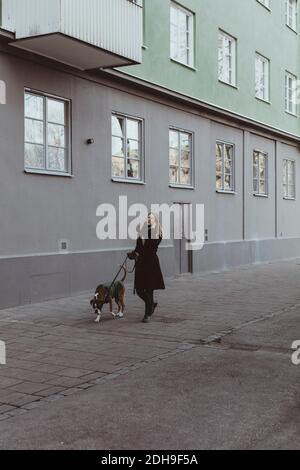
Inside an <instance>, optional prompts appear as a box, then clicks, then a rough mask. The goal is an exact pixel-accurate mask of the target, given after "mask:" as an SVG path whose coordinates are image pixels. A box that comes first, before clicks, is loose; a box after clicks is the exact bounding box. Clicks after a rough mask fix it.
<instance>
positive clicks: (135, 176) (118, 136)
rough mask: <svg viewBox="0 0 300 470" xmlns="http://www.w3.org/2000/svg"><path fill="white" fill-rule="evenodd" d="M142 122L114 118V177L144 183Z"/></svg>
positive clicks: (128, 118) (119, 116)
mask: <svg viewBox="0 0 300 470" xmlns="http://www.w3.org/2000/svg"><path fill="white" fill-rule="evenodd" d="M142 147H143V144H142V120H140V119H135V118H131V117H127V116H123V115H118V114H113V116H112V177H113V178H120V179H126V180H133V181H134V180H135V181H142V179H143V168H142V165H143V161H142Z"/></svg>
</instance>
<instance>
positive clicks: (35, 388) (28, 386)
mask: <svg viewBox="0 0 300 470" xmlns="http://www.w3.org/2000/svg"><path fill="white" fill-rule="evenodd" d="M48 387H49V385H48V384H39V383H34V382H22V383H20V384H18V385H14V386H12V387H10V390H13V391H15V392H20V393H27V394H32V395H33V394H35V393H38V392H40V391H42V390H46V389H47V388H48Z"/></svg>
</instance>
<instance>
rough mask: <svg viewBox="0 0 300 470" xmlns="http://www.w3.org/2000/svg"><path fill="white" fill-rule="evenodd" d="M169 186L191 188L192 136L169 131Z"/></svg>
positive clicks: (172, 130)
mask: <svg viewBox="0 0 300 470" xmlns="http://www.w3.org/2000/svg"><path fill="white" fill-rule="evenodd" d="M169 141H170V144H169V166H170V184H175V185H176V184H179V185H183V186H192V184H193V183H192V134H189V133H187V132H182V131H178V130H176V129H170V133H169Z"/></svg>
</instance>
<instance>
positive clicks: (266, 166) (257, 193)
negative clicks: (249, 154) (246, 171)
mask: <svg viewBox="0 0 300 470" xmlns="http://www.w3.org/2000/svg"><path fill="white" fill-rule="evenodd" d="M255 154H258V155H259V161H258V164H255V162H254V158H255ZM261 159H263V160H264V162H265V164H264V173H265V177H264V179H263V178H261V177H260V173H259V168H260V162H261ZM252 167H253V175H252V177H253V194H254V196H260V197H268V196H269V154H268V153H267V152H265V151H262V150H258V149H255V150H253V159H252ZM255 167H256V168H257V172H256V174H257V177H256V178H255V177H254V168H255ZM255 181H256V182H257V190H255V187H254V183H255ZM262 181H263V182H264V186H265V191H264V192H263V191H261V190H260V184H261V182H262Z"/></svg>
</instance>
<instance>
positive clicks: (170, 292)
mask: <svg viewBox="0 0 300 470" xmlns="http://www.w3.org/2000/svg"><path fill="white" fill-rule="evenodd" d="M167 284H168V285H167V290H166V291H164V292H159V293H158V294H157V299H158V302H159V308H158V310H157V312H156V313H155V316H154V318H153V321H152V322H151V323H150V324H146V325H145V324H143V323H141V320H142V317H143V313H142V304H141V302H140V300H139V299H138V298H137V297H134V296H133V295H132V289H131V288H130V287H128V289H127V313H126V317H125V319H123V320H112V319H111V318H110V316H109V314H108V313H107V314H106V315H104V317H103V320H102V323H100V325H98V324H95V323H93V319H94V317H93V315H91V310H90V306H89V304H88V301H89V299H90V297H91V293H85V294H81V295H78V296H74V297H72V298H68V299H61V300H53V301H49V302H44V303H41V304H36V305H29V306H25V307H18V308H14V309H8V310H3V311H1V312H0V340H3V341H5V342H6V345H7V365H6V366H0V436H1V438H0V447H1V448H7V447H15V448H23V444H21V443H20V441H17V444H14V439H15V438H16V437H15V436H16V435H17V433H18V430H19V429H22V430H23V426H25V427H26V425H28V426H29V427H30V429H31V430H32V433H37V434H38V436H37V435H35V439H34V442H36V443H37V442H38V441H39V439H41V442H40V444H39V445H38V444H37V446H38V447H39V448H48V447H51V445H50V444H49V445H48V444H47V437H46V436H47V434H48V433H50V434H51V435H52V434H53V432H54V428H55V426H54V427H53V429H50V428H51V426H50V428H49V425H48V427H47V428H45V416H46V415H47V413H48V412H49V413H50V412H51V413H52V414H51V416H52V419H53V416H56V420H57V419H59V416H63V414H64V412H65V411H66V413H67V415H70V410H72V409H75V408H76V407H77V408H79V411H78V413H80V411H81V409H82V407H84V409H85V415H84V416H83V417H82V423H83V422H84V421H85V419H87V417H89V419H90V421H89V422H92V421H93V419H92V416H93V413H94V412H95V411H94V408H93V405H92V403H93V402H94V400H97V398H95V396H96V397H99V390H101V391H102V393H104V394H105V397H106V399H107V404H108V403H109V400H112V398H113V397H114V402H113V403H114V407H115V411H114V413H115V414H114V419H115V420H116V423H117V424H118V423H119V419H121V418H120V417H121V409H122V408H121V409H120V406H121V405H122V403H121V402H120V403H118V400H117V397H116V396H115V394H116V390H119V393H121V394H120V396H123V394H122V390H123V389H124V390H126V391H127V399H128V396H131V394H132V397H133V396H135V395H134V394H135V393H136V388H134V389H132V387H140V389H141V390H142V389H143V385H144V384H145V383H147V382H149V380H150V379H151V381H152V382H153V384H155V381H156V379H157V380H158V378H159V381H158V383H157V384H156V386H155V390H156V393H157V395H158V396H160V400H161V403H165V401H166V400H167V399H168V396H170V390H172V387H173V388H174V387H175V389H176V386H177V384H178V387H179V389H180V387H182V390H181V391H180V392H178V396H173V397H172V399H173V400H175V403H176V406H177V408H176V409H177V410H178V409H180V410H181V411H180V412H179V415H181V416H180V423H181V424H182V423H185V426H186V430H185V429H181V430H180V433H179V434H180V435H182V434H184V436H185V437H184V439H185V440H182V436H181V438H180V439H179V438H178V436H176V433H174V436H173V437H172V438H171V436H170V433H169V431H168V434H165V436H164V438H165V442H164V441H162V440H161V439H162V437H161V436H160V437H159V439H160V440H155V438H154V437H155V434H154V437H153V439H154V441H153V439H152V444H151V445H152V446H153V447H152V448H155V447H156V448H158V447H157V446H158V445H159V443H161V445H163V447H169V448H172V445H173V446H174V447H173V448H177V447H176V446H178V445H179V446H180V443H181V442H184V443H185V445H184V448H189V445H190V446H191V447H193V446H195V445H197V444H198V445H199V446H201V447H207V448H212V447H215V446H218V447H219V448H221V447H222V446H224V442H225V441H224V440H223V441H222V437H221V435H220V428H221V423H220V426H219V427H218V428H217V430H215V431H214V437H212V436H206V432H207V431H206V430H207V429H209V426H210V423H209V422H207V423H206V424H207V426H208V428H207V427H206V428H204V429H202V430H201V435H202V437H203V439H202V440H201V441H199V440H197V439H196V440H195V438H194V439H191V437H190V436H189V435H188V431H189V430H190V431H191V426H192V423H193V419H192V416H197V415H198V414H199V413H200V408H201V409H202V407H200V405H199V409H198V408H197V398H196V397H197V396H199V395H200V394H201V393H204V390H206V393H207V395H206V396H205V397H203V399H204V400H205V402H206V403H209V400H210V397H211V399H212V400H214V398H215V399H216V400H217V399H218V400H219V399H220V402H219V401H217V402H216V403H214V404H211V406H215V407H217V409H218V410H219V416H218V417H217V416H216V415H215V414H214V413H213V414H212V416H211V419H212V418H213V420H214V421H216V422H217V423H219V420H220V419H221V417H222V416H223V418H224V420H225V421H224V426H225V427H227V426H229V424H230V423H231V424H233V423H234V424H235V426H236V429H235V432H237V431H238V429H239V427H241V426H242V424H243V423H244V429H246V430H248V431H249V429H248V428H249V426H250V423H251V416H252V415H253V409H252V408H251V406H254V405H255V406H257V407H258V408H259V406H260V405H261V406H262V405H263V404H266V403H267V401H266V400H267V397H268V396H269V395H266V387H268V374H269V380H270V383H272V387H273V386H274V389H276V390H274V396H273V397H272V396H271V403H273V401H274V403H273V405H274V406H276V409H277V408H278V407H279V405H280V404H281V403H283V397H284V394H286V395H285V400H287V402H288V403H289V406H290V407H292V408H293V406H296V405H297V399H296V397H295V393H296V386H297V387H298V385H297V384H298V380H297V378H298V375H297V374H298V373H299V372H300V366H299V369H297V367H295V366H292V364H291V360H290V356H291V344H292V342H293V341H294V340H296V339H300V330H299V321H298V318H299V313H300V261H299V260H295V261H288V262H278V263H272V264H267V265H257V266H250V267H244V268H239V269H236V270H234V271H230V272H223V273H212V274H207V275H195V276H182V277H179V278H176V279H174V280H172V281H169V282H168V283H167ZM209 360H210V361H211V363H210V362H209ZM215 360H217V363H218V365H216V364H215V363H214V361H215ZM197 361H198V362H199V364H198V365H197ZM239 361H241V363H240V364H239ZM277 364H281V366H280V368H279V366H278V370H277ZM220 365H221V366H220ZM241 365H242V370H241V368H240V367H241ZM198 367H199V369H198ZM220 367H221V370H220ZM248 367H249V369H248ZM170 368H171V370H172V374H171V375H170V374H169V375H168V371H170ZM189 369H191V370H193V375H191V374H190V373H189V375H188V376H186V375H185V374H187V372H188V370H189ZM245 373H246V375H245ZM139 374H142V377H140V380H141V381H140V382H139V381H138V377H139ZM198 374H199V377H198ZM239 374H240V375H241V376H240V377H239ZM243 374H244V375H243ZM200 376H201V379H200ZM221 377H222V381H224V387H225V388H226V384H227V385H228V390H227V392H226V397H225V406H224V397H223V396H222V398H219V397H217V394H218V393H221V395H222V386H223V385H222V381H220V378H221ZM251 378H252V382H251V380H250V379H251ZM204 380H205V381H204ZM249 380H250V383H249V388H248V389H247V387H246V385H245V384H247V382H248V381H249ZM294 380H295V383H293V382H294ZM136 381H137V383H136ZM181 382H182V383H181ZM200 382H201V384H200ZM172 384H173V385H172ZM216 384H217V386H218V391H216V389H215V386H216ZM242 384H244V385H243V387H242ZM289 384H290V386H289ZM269 385H270V384H269ZM234 386H237V387H240V392H239V393H240V394H241V395H240V397H239V399H240V400H242V398H243V400H242V402H241V403H239V402H238V400H237V401H236V405H235V406H236V409H235V413H236V415H234V414H233V415H232V414H230V416H229V414H228V413H229V411H228V410H227V411H226V406H227V405H226V401H227V400H229V399H230V400H231V399H232V400H233V401H234V400H235V397H234V390H235V388H234ZM232 387H233V388H232ZM272 387H271V388H272ZM281 387H283V389H281ZM148 388H149V386H148ZM148 388H147V389H146V390H144V392H143V393H144V395H145V397H146V396H147V393H148ZM186 388H188V390H187V389H186ZM243 388H244V390H243ZM179 389H178V390H179ZM120 390H121V392H120ZM229 390H231V392H230V391H229ZM249 390H250V393H249ZM251 390H252V391H253V396H252V394H251ZM255 390H256V391H255ZM243 392H244V393H245V397H243ZM256 392H257V393H258V394H257V393H256ZM268 393H270V390H269V392H268ZM185 394H187V395H190V400H188V402H189V403H188V406H187V405H186V396H185ZM151 397H152V395H150V398H149V397H148V398H147V400H149V403H150V404H151V399H152V398H151ZM102 398H103V396H102ZM123 399H124V396H123ZM139 399H140V397H139V396H137V397H136V398H135V402H136V403H138V400H139ZM89 400H91V401H90V402H89ZM191 400H193V401H191ZM272 400H273V401H272ZM277 400H278V401H277ZM52 402H55V403H52ZM81 402H82V403H84V405H82V407H81V405H80V403H81ZM260 402H261V403H260ZM287 402H285V403H284V404H285V406H286V405H287ZM142 403H143V401H142V402H141V403H140V405H139V406H140V408H138V409H139V420H140V422H141V423H143V422H144V425H145V432H146V433H147V429H148V428H147V426H149V423H150V422H151V415H149V410H147V412H146V413H145V415H144V414H143V406H142ZM147 403H148V402H147ZM183 403H184V404H183ZM71 404H72V406H71ZM102 406H103V400H102V401H101V404H99V403H98V408H99V410H100V409H101V407H102ZM153 406H154V404H153ZM241 407H245V410H246V411H245V412H244V411H242V412H241ZM249 407H250V408H249ZM209 408H210V407H208V409H209ZM248 408H249V410H248ZM258 408H257V409H256V410H255V413H257V416H258V415H259V416H260V417H261V419H262V417H263V416H264V415H265V412H266V409H265V408H263V409H260V410H259V409H258ZM296 408H297V406H296ZM172 409H173V414H174V416H172V413H171V414H170V412H169V414H168V416H166V419H167V418H168V419H169V425H170V423H171V422H172V421H174V420H175V416H176V417H177V419H179V416H178V413H177V412H176V413H175V412H174V408H172ZM267 409H268V407H267ZM278 409H279V408H278ZM99 410H98V412H99ZM106 410H107V408H105V409H104V410H102V416H104V414H105V412H107V411H106ZM118 410H119V413H120V415H118V414H117V411H118ZM164 410H165V411H166V412H167V410H168V407H167V406H165V408H164ZM189 410H190V413H192V415H191V416H189ZM247 410H248V411H249V416H250V417H248V415H247V423H246V424H245V422H244V421H243V419H241V421H240V422H238V421H239V416H240V415H241V414H243V413H246V414H247ZM156 411H157V412H158V410H156ZM202 411H203V410H202ZM131 412H132V414H131V415H130V416H129V417H128V416H127V415H126V419H128V420H129V421H128V422H130V419H133V417H134V416H135V415H134V412H133V410H132V407H131ZM53 413H54V414H53ZM57 413H59V414H58V415H56V414H57ZM161 413H162V411H161V410H160V414H161ZM255 413H254V415H256V414H255ZM18 415H22V416H21V417H19V416H18ZM200 415H201V413H200ZM200 415H199V417H198V418H199V419H201V420H203V419H204V422H205V420H206V421H207V420H208V419H209V418H208V416H204V415H201V417H200ZM154 416H155V409H153V411H152V418H153V417H154ZM71 417H72V413H71ZM245 419H246V418H245ZM272 419H273V418H272ZM281 419H282V418H281ZM232 420H233V422H232ZM248 421H249V422H248ZM38 423H40V427H39V426H38ZM71 423H72V420H71ZM71 423H70V426H71ZM112 423H113V420H112ZM117 424H116V426H117ZM256 424H257V423H256ZM105 425H107V423H105V422H103V421H102V423H101V427H103V426H105ZM112 425H113V424H112ZM175 425H176V423H175V421H174V423H173V426H175ZM253 425H254V424H253ZM80 426H81V425H80V422H79V421H78V422H77V427H78V428H79V429H80ZM85 426H87V423H85ZM132 426H133V427H134V428H135V426H136V423H135V422H134V423H132ZM195 426H196V424H195ZM197 426H198V424H197ZM261 426H262V427H264V426H263V423H261ZM272 426H273V423H272ZM93 427H95V423H93V425H91V433H92V434H93V433H95V434H97V432H98V431H97V426H96V427H95V429H94V430H93V431H92V429H93ZM192 427H193V426H192ZM126 429H127V434H128V436H129V435H130V433H131V432H132V431H131V430H130V429H128V428H126ZM241 429H242V428H241ZM272 429H273V428H272ZM296 429H297V430H298V426H296ZM185 431H186V432H185ZM194 431H195V429H194ZM248 431H247V433H246V434H247V436H248V437H247V439H248V438H249V436H250V435H251V433H250V432H248ZM110 432H113V431H112V430H110ZM162 432H167V431H166V430H165V431H162ZM199 432H200V431H199ZM260 432H262V431H261V430H260V429H257V431H256V434H255V435H256V437H257V435H258V434H259V433H260ZM294 432H295V429H294V428H293V430H292V431H291V433H292V435H293V436H294V434H293V433H294ZM22 433H23V434H22V439H24V431H22ZM26 433H27V431H26V432H25V435H26ZM88 434H89V433H88V432H87V437H86V440H82V435H81V434H80V436H81V440H80V444H78V445H75V444H74V442H73V441H72V439H70V441H69V444H68V447H69V448H85V447H84V446H88V447H89V448H94V446H95V443H94V442H93V440H89V439H88ZM108 434H109V433H108ZM28 435H30V433H29V434H28ZM4 436H6V438H5V437H4ZM41 436H44V439H45V441H43V439H42V438H41ZM167 436H168V437H167ZM193 436H195V434H193ZM251 436H252V435H251ZM90 437H91V436H90ZM231 438H232V439H233V437H232V436H231ZM28 439H29V437H28ZM61 439H63V440H64V441H65V440H66V436H65V435H63V436H62V437H61ZM74 439H75V437H74ZM178 439H179V440H178ZM205 439H207V440H205ZM251 439H252V441H251V442H254V441H255V439H254V438H252V437H251ZM253 439H254V441H253ZM278 439H279V437H278ZM281 439H282V441H281V444H282V446H283V447H284V446H286V447H288V443H287V441H286V436H285V437H284V438H283V437H281ZM229 440H230V439H229ZM51 442H54V443H55V444H54V443H53V446H54V445H55V446H57V445H58V444H59V443H57V442H56V441H55V439H54V441H53V436H52V440H51ZM114 442H115V446H116V447H115V448H134V447H130V446H133V444H132V442H129V441H128V440H127V441H124V442H123V441H122V442H121V441H120V440H117V441H114ZM125 442H126V443H127V446H126V444H125ZM134 442H135V443H136V445H139V446H140V448H143V443H144V447H145V448H149V447H147V442H148V441H147V439H145V438H144V441H141V442H139V441H138V440H137V438H136V437H135V438H134ZM234 442H236V443H238V442H239V435H238V434H236V436H235V441H232V442H228V447H230V445H231V446H232V447H233V446H234ZM245 442H246V441H244V442H243V443H241V444H240V445H241V447H243V446H246V444H245ZM267 442H268V438H267V437H266V436H265V443H266V444H267ZM276 442H277V441H276ZM278 442H280V441H279V440H278ZM24 445H25V444H24ZM31 445H32V444H31V443H30V441H28V442H27V444H26V445H25V447H26V448H30V446H31ZM99 445H101V446H104V447H105V445H107V446H110V447H111V448H114V447H113V446H112V444H111V443H110V444H109V442H102V443H101V444H99ZM278 445H279V444H278ZM247 446H248V447H249V446H250V441H249V440H248V441H247ZM270 446H271V447H272V444H271V443H270ZM104 447H102V448H104ZM110 447H107V448H110ZM150 447H151V446H150ZM163 447H162V448H163ZM256 447H259V444H257V445H256ZM178 448H179V447H178Z"/></svg>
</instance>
